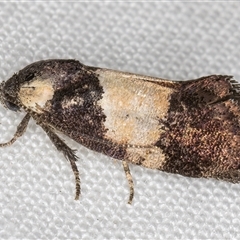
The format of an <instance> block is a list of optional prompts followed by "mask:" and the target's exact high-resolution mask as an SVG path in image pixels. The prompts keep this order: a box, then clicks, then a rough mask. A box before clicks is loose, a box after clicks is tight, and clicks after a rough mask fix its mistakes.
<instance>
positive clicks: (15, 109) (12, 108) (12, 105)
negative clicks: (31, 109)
mask: <svg viewBox="0 0 240 240" xmlns="http://www.w3.org/2000/svg"><path fill="white" fill-rule="evenodd" d="M5 106H6V107H7V108H8V109H10V110H12V111H14V112H17V111H19V110H20V107H19V106H18V105H16V104H14V103H11V102H8V101H6V102H5Z"/></svg>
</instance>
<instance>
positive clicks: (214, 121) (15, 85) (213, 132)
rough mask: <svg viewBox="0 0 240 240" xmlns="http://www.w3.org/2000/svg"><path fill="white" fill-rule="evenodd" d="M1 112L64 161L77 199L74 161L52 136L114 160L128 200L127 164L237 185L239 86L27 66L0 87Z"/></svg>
mask: <svg viewBox="0 0 240 240" xmlns="http://www.w3.org/2000/svg"><path fill="white" fill-rule="evenodd" d="M0 100H1V103H2V104H3V106H5V107H6V108H8V109H10V110H13V111H20V110H23V111H25V112H26V115H25V117H24V118H23V120H22V121H21V123H20V124H19V126H18V127H17V131H16V133H15V135H14V136H13V138H12V139H11V140H10V141H9V142H7V143H2V144H1V145H0V146H1V147H3V146H9V145H11V144H12V143H14V142H15V141H16V140H17V138H19V137H20V136H22V135H23V134H24V132H25V130H26V128H27V125H28V122H29V120H30V118H33V119H34V120H35V122H36V124H38V125H39V126H41V127H42V129H43V130H44V131H45V132H46V134H47V135H48V136H49V138H50V139H51V141H52V143H53V144H54V145H55V147H56V148H57V150H59V151H61V152H62V153H63V154H64V155H65V157H66V159H67V160H68V161H69V162H70V164H71V167H72V170H73V172H74V176H75V181H76V197H75V199H79V196H80V178H79V172H78V168H77V165H76V161H77V156H76V154H75V150H73V149H71V148H70V147H69V146H68V145H67V144H66V143H65V142H64V141H63V140H62V139H61V138H60V137H59V136H58V133H59V132H60V133H63V134H65V135H66V136H68V137H70V138H72V139H73V140H75V141H76V142H78V143H80V144H82V145H84V146H85V147H87V148H89V149H91V150H94V151H96V152H99V153H103V154H105V155H107V156H109V157H112V158H114V159H118V160H121V161H122V165H123V168H124V171H125V173H126V177H127V179H128V184H129V187H130V195H129V203H131V202H132V199H133V195H134V187H133V179H132V176H131V173H130V170H129V163H132V164H136V165H141V166H143V167H146V168H151V169H159V170H161V171H165V172H169V173H176V174H181V175H184V176H187V177H205V178H216V179H221V180H225V181H229V182H232V183H237V182H239V181H240V170H239V169H240V84H239V83H238V82H237V81H235V80H233V78H232V77H231V76H223V75H211V76H206V77H201V78H199V79H195V80H187V81H170V80H165V79H161V78H155V77H148V76H142V75H137V74H132V73H127V72H120V71H115V70H110V69H104V68H97V67H90V66H86V65H83V64H82V63H80V62H79V61H77V60H64V59H60V60H55V59H53V60H43V61H38V62H35V63H32V64H30V65H28V66H26V67H25V68H23V69H22V70H20V71H19V72H18V73H17V74H14V75H13V76H12V77H11V78H10V79H9V80H7V81H6V82H5V81H3V82H2V83H1V85H0Z"/></svg>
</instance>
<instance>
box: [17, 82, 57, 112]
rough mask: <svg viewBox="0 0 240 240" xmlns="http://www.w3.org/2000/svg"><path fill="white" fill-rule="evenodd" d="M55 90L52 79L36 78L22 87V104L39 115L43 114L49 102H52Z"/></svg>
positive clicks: (19, 94)
mask: <svg viewBox="0 0 240 240" xmlns="http://www.w3.org/2000/svg"><path fill="white" fill-rule="evenodd" d="M53 94H54V89H53V86H52V83H51V81H50V79H44V80H43V79H41V78H35V79H34V80H33V81H30V82H26V83H24V84H23V85H21V87H20V90H19V93H18V97H19V99H20V101H21V103H22V104H23V105H24V106H25V107H26V108H29V109H31V110H33V111H35V112H37V113H41V112H42V110H41V109H44V107H45V105H46V103H47V101H48V100H51V99H52V97H53Z"/></svg>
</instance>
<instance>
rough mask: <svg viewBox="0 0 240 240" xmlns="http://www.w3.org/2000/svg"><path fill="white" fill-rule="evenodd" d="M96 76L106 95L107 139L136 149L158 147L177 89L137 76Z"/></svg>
mask: <svg viewBox="0 0 240 240" xmlns="http://www.w3.org/2000/svg"><path fill="white" fill-rule="evenodd" d="M96 73H97V74H98V75H99V80H100V84H101V86H102V87H103V91H104V93H103V97H102V99H101V100H99V102H98V104H99V105H100V106H101V107H102V109H103V112H104V114H105V115H106V121H105V122H104V126H105V128H106V129H108V131H107V133H106V134H105V137H106V138H107V139H110V140H112V141H114V142H117V143H119V144H130V145H135V146H150V145H152V144H154V143H156V142H157V140H158V139H159V137H160V134H161V131H162V130H161V126H160V121H159V120H160V119H164V117H165V116H166V114H167V111H168V108H169V99H170V96H171V94H172V92H173V89H171V88H168V87H164V85H161V84H156V83H154V78H149V79H148V78H147V77H144V79H143V77H142V76H139V75H135V74H130V73H122V72H117V71H112V70H107V69H99V70H97V71H96ZM147 80H149V81H147ZM157 81H158V83H161V81H160V79H157ZM163 82H164V81H163Z"/></svg>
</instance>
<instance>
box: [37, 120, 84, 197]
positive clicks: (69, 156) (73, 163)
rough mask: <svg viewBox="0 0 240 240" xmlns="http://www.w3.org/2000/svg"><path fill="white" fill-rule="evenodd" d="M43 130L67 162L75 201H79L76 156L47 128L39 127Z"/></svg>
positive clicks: (79, 189) (73, 151) (79, 190)
mask: <svg viewBox="0 0 240 240" xmlns="http://www.w3.org/2000/svg"><path fill="white" fill-rule="evenodd" d="M40 126H41V127H42V128H43V130H44V131H45V132H46V133H47V135H48V137H49V138H50V139H51V141H52V143H53V144H54V145H55V147H56V148H57V150H58V151H60V152H62V153H63V154H64V156H65V158H66V159H67V160H69V162H70V164H71V167H72V170H73V173H74V176H75V183H76V195H75V200H78V199H79V196H80V192H81V188H80V177H79V171H78V168H77V165H76V161H77V156H76V155H75V150H73V149H71V148H70V147H68V145H67V144H66V143H65V142H64V141H63V140H62V139H61V138H60V137H59V136H58V135H57V134H56V133H54V132H53V131H52V130H51V129H50V128H49V127H48V126H46V125H41V124H40Z"/></svg>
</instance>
